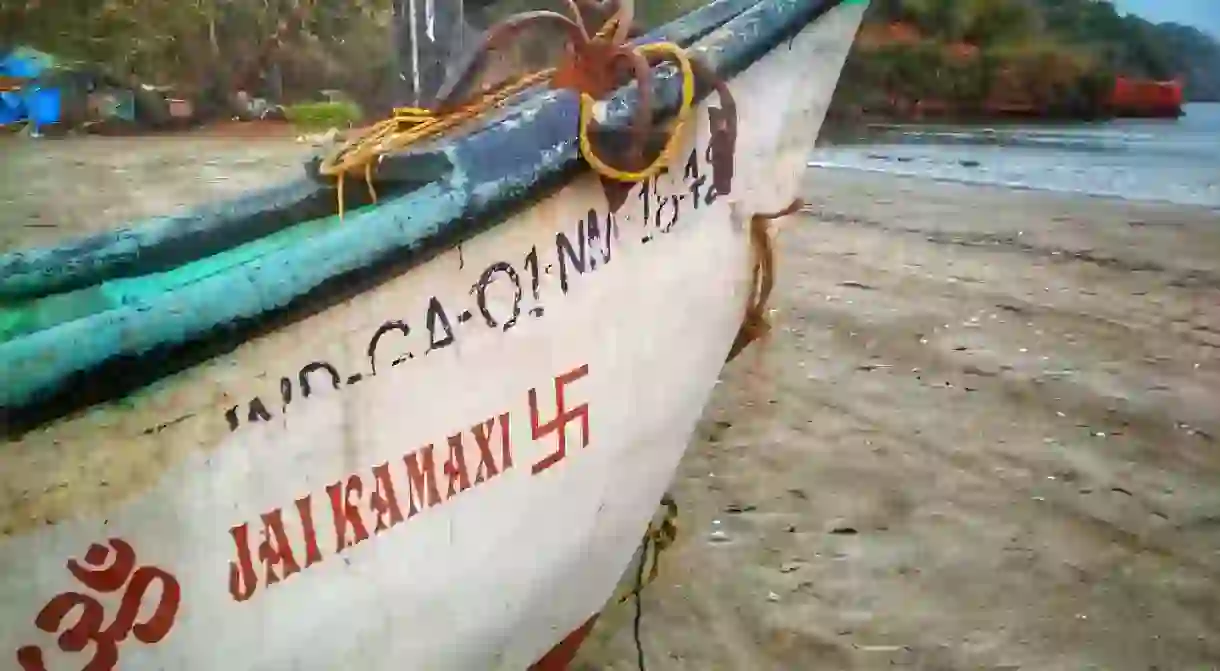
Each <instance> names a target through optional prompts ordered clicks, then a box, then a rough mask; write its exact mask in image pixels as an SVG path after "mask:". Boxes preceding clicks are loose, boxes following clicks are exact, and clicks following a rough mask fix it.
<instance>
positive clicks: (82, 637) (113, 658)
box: [17, 538, 182, 671]
mask: <svg viewBox="0 0 1220 671" xmlns="http://www.w3.org/2000/svg"><path fill="white" fill-rule="evenodd" d="M109 543H110V547H106V546H105V545H100V544H98V543H94V544H92V545H91V546H89V551H88V552H86V553H85V560H84V562H83V563H82V562H79V561H77V560H75V559H70V560H68V571H69V572H70V573H71V574H72V576H73V577H75V578H76V579H77V581H79V582H80V583H81V584H82V585H84V586H85V587H86V588H88V589H89V590H92V591H93V592H98V593H102V594H112V593H115V592H119V590H122V596H121V598H120V601H119V610H118V613H117V614H116V615H115V616H114V619H113V620H111V621H110V624H109V625H105V624H104V622H103V620H104V619H105V617H106V614H105V608H104V607H103V606H102V604H100V603H98V601H97V599H95V598H93V597H91V596H89V595H87V594H81V593H79V592H64V593H62V594H60V595H58V596H56V597H55V598H53V599H51V600H50V601H49V602H48V603H47V605H45V606H43V608H42V610H41V611H39V612H38V615H37V616H36V617H35V618H34V625H35V626H36V627H38V628H39V629H41V630H42V631H45V632H47V633H48V634H59V638H58V639H57V642H58V643H59V649H60V650H62V651H64V652H80V651H82V650H84V649H85V647H86V646H87V645H89V644H90V643H92V644H93V657H92V658H91V659H90V660H89V662H88V663H87V664H85V666H84V667H82V668H81V671H113V670H114V669H116V668H118V664H119V644H120V643H122V642H123V641H125V640H127V636H128V635H129V634H134V635H135V637H136V639H137V640H139V641H140V642H141V643H149V644H151V643H156V642H158V641H160V640H161V639H163V638H165V637H166V635H168V634H169V631H170V629H172V628H173V627H174V618H175V617H177V615H178V604H179V602H180V601H181V599H182V589H181V588H180V587H179V585H178V580H177V579H176V578H174V576H172V575H170V574H169V573H166V572H165V571H163V570H161V569H159V568H156V567H152V566H141V567H139V568H137V567H136V553H135V550H133V549H132V547H131V546H130V545H128V544H127V543H126V542H125V541H123V540H121V539H118V538H112V539H110V541H109ZM108 560H109V562H108ZM107 563H109V565H107ZM154 583H160V587H161V598H160V599H159V600H158V601H157V605H156V608H155V610H154V611H153V613H152V615H151V616H149V617H148V619H146V620H144V621H143V622H139V623H137V622H136V618H138V617H139V616H140V606H141V604H142V603H143V601H144V596H145V594H146V593H147V592H148V590H149V588H150V587H152V586H153V584H154ZM73 611H76V613H77V617H76V620H75V623H74V624H71V626H67V627H66V628H65V625H67V624H68V616H69V615H71V614H72V613H73ZM61 629H62V632H61ZM17 662H18V663H20V664H21V668H22V669H23V671H46V668H47V667H46V664H45V663H44V661H43V656H42V648H40V647H38V646H36V645H27V646H25V647H23V648H21V649H19V650H18V651H17Z"/></svg>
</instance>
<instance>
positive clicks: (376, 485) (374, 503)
mask: <svg viewBox="0 0 1220 671" xmlns="http://www.w3.org/2000/svg"><path fill="white" fill-rule="evenodd" d="M369 507H370V508H372V509H373V514H374V515H375V516H376V520H375V522H376V523H375V524H374V525H373V533H376V534H379V533H381V532H383V531H385V530H386V529H389V528H390V527H392V526H394V525H395V524H398V523H399V522H401V521H402V510H401V509H399V507H398V497H396V496H394V481H393V480H391V479H390V465H389V464H388V463H387V464H381V465H380V466H374V467H373V494H372V496H370V497H369ZM387 517H388V518H389V521H388V522H387V521H386V518H387Z"/></svg>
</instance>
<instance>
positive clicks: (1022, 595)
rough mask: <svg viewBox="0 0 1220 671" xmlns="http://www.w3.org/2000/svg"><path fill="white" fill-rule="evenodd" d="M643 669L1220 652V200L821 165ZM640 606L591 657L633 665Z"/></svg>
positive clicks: (588, 660) (684, 497)
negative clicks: (993, 184) (1194, 205)
mask: <svg viewBox="0 0 1220 671" xmlns="http://www.w3.org/2000/svg"><path fill="white" fill-rule="evenodd" d="M805 195H806V198H807V200H808V202H809V203H810V204H811V205H810V210H811V213H810V214H809V215H807V216H803V217H800V218H793V219H790V220H788V221H787V222H786V223H785V224H784V225H783V228H782V231H781V233H780V249H781V257H780V259H779V284H778V288H777V293H776V295H775V297H774V300H773V305H772V307H773V308H774V313H773V321H774V326H775V329H774V332H773V335H772V337H771V339H770V341H769V342H768V343H766V344H765V345H764V346H758V345H755V346H754V347H753V348H752V351H749V352H747V353H746V354H745V355H743V357H742V358H741V359H739V360H738V361H735V362H734V363H732V364H730V365H729V366H728V367H727V368H726V370H725V372H724V374H723V376H722V380H721V383H720V385H719V386H718V389H717V391H716V393H715V394H714V397H713V401H712V403H711V405H710V406H709V407H708V409H707V411H706V412H705V414H704V418H703V420H702V422H701V424H700V426H699V429H698V432H697V436H696V440H695V442H694V444H693V445H692V446H691V447H690V450H689V452H688V453H687V455H686V458H685V460H684V461H683V464H682V467H681V471H680V473H679V474H678V476H677V478H676V480H675V483H674V486H673V488H672V490H671V491H672V492H673V494H674V495H675V498H676V500H677V503H678V505H679V506H680V508H681V514H680V518H679V525H680V539H679V541H678V543H677V544H676V545H675V546H674V547H673V548H672V549H671V550H670V551H669V552H668V554H667V555H666V556H665V557H664V558H663V559H662V562H663V565H662V569H661V575H660V577H659V578H658V580H657V582H655V583H653V585H651V586H650V587H649V588H648V589H647V590H646V591H645V596H644V599H643V621H642V627H641V639H642V642H643V646H644V650H645V652H646V659H647V668H648V669H650V670H652V671H657V670H661V669H698V670H700V671H703V670H711V669H743V670H746V669H748V670H751V671H754V670H762V669H799V670H802V671H804V670H806V669H810V670H813V669H827V670H838V669H882V668H892V667H895V666H897V667H902V668H914V669H936V670H947V669H983V668H986V669H1002V668H1003V669H1017V668H1022V669H1039V670H1045V671H1050V670H1058V669H1064V670H1068V669H1071V670H1073V671H1078V670H1080V669H1106V670H1123V669H1132V670H1135V669H1139V670H1141V671H1147V670H1149V669H1163V670H1168V669H1175V670H1176V669H1214V668H1220V213H1217V212H1215V211H1205V210H1199V209H1191V208H1182V207H1174V206H1156V205H1136V204H1131V203H1124V202H1121V201H1114V200H1099V199H1089V198H1081V197H1069V196H1061V195H1053V194H1047V193H1039V192H1031V191H1011V190H1004V189H994V188H980V187H975V186H963V185H954V184H943V183H935V182H931V181H926V180H917V179H910V178H895V177H887V176H880V175H872V174H864V173H852V172H846V171H844V172H831V171H822V170H814V171H811V173H810V175H809V179H808V184H807V187H806V194H805ZM633 615H634V610H633V607H632V606H631V605H630V604H628V605H620V606H616V607H613V608H611V609H609V610H608V611H607V612H606V615H605V616H603V619H602V620H601V622H600V623H599V625H598V627H597V628H596V629H595V630H594V634H593V636H592V638H591V640H590V642H589V643H588V644H587V645H586V647H585V648H584V650H583V651H582V655H581V657H580V664H578V665H577V667H576V668H578V669H581V670H582V671H583V670H591V669H635V668H637V667H636V650H635V646H634V643H633V641H632V635H631V634H632V627H631V618H632V617H633Z"/></svg>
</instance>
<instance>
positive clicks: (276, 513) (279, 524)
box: [258, 508, 301, 587]
mask: <svg viewBox="0 0 1220 671" xmlns="http://www.w3.org/2000/svg"><path fill="white" fill-rule="evenodd" d="M258 558H259V561H261V562H263V571H264V572H263V579H264V581H265V582H266V583H267V586H268V587H270V586H272V585H274V584H276V583H277V582H279V581H280V580H286V579H287V578H288V577H289V576H291V575H292V574H294V573H299V572H300V571H301V567H300V566H298V565H297V560H296V558H295V557H293V556H292V545H291V544H289V542H288V532H286V531H285V530H284V514H283V512H282V511H281V510H280V509H279V508H276V509H275V510H272V511H271V512H269V513H263V542H262V543H259V545H258ZM277 564H278V565H279V567H280V574H279V575H276V573H275V567H276V565H277Z"/></svg>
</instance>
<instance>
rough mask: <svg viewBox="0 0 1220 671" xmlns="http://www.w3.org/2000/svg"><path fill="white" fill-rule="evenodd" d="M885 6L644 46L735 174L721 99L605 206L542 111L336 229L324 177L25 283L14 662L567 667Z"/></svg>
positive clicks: (569, 120)
mask: <svg viewBox="0 0 1220 671" xmlns="http://www.w3.org/2000/svg"><path fill="white" fill-rule="evenodd" d="M863 11H864V4H863V3H862V2H855V1H852V0H719V1H717V2H713V3H711V4H710V5H708V6H706V7H704V8H703V9H700V10H698V11H695V12H693V13H692V14H690V15H688V16H686V17H684V18H682V19H680V20H678V21H676V22H674V23H672V24H670V25H667V26H665V27H664V28H662V29H660V31H659V32H658V33H656V34H653V35H650V36H645V40H644V41H649V40H651V41H654V42H655V41H666V42H671V43H676V44H679V45H681V46H683V47H685V48H686V53H688V54H691V55H693V56H695V57H697V58H698V59H700V61H701V62H702V63H703V65H704V66H705V67H706V68H708V69H710V70H712V71H714V73H715V74H716V75H717V76H718V77H719V78H720V79H722V80H723V81H725V82H727V84H728V87H729V89H730V90H731V92H732V97H733V98H734V99H735V104H736V113H737V132H736V145H735V146H736V150H735V153H734V154H733V155H732V156H731V157H730V159H731V160H730V161H728V163H727V165H726V163H725V162H724V161H723V156H721V157H720V158H719V159H717V158H716V157H715V156H713V154H715V153H716V152H715V150H714V148H710V147H709V144H710V143H712V144H714V142H715V138H714V135H715V132H714V130H715V126H714V125H710V124H712V123H713V122H714V121H715V111H714V110H713V112H712V118H711V119H710V120H709V117H708V113H707V112H708V108H709V106H710V105H712V104H713V101H714V100H715V98H716V95H714V94H713V95H711V96H709V98H708V100H706V101H704V102H701V103H699V106H698V107H697V109H696V114H694V115H693V116H691V117H690V123H688V124H686V125H685V126H684V127H683V128H682V129H680V130H679V131H678V136H677V137H678V142H679V145H678V146H679V149H678V151H676V152H671V153H669V154H666V156H667V157H668V160H669V163H668V166H667V170H665V171H662V172H660V173H657V174H655V175H653V176H651V177H649V178H647V179H645V180H643V181H642V182H641V183H638V184H635V185H634V186H632V187H631V188H630V190H629V191H620V192H618V194H619V195H618V196H614V195H613V194H612V195H610V196H608V195H607V194H608V193H611V192H610V191H608V190H607V188H606V187H605V183H604V182H603V181H602V180H599V178H598V176H597V175H594V174H592V173H591V172H590V171H589V170H588V167H587V165H586V160H585V159H587V158H588V157H587V156H584V157H583V158H582V156H583V154H582V150H581V148H580V146H578V145H579V144H580V143H579V142H578V139H577V136H578V133H577V132H576V130H575V129H576V128H577V124H578V117H579V116H580V115H579V114H578V111H579V110H580V109H582V108H581V106H580V103H579V102H578V100H577V97H576V96H575V95H573V94H572V93H570V92H568V91H555V90H551V89H549V88H547V87H545V86H544V87H542V88H541V89H535V90H530V91H525V92H523V93H521V95H519V96H517V97H516V98H514V99H513V100H511V101H507V102H505V103H504V104H503V105H502V106H501V107H498V108H496V109H492V110H490V111H488V112H487V113H486V114H483V115H481V116H478V117H476V118H472V119H470V120H469V121H467V122H466V123H464V124H463V125H462V129H461V130H460V132H458V133H456V134H451V135H446V136H445V137H442V138H435V139H433V140H431V141H428V142H424V143H422V144H420V145H418V146H415V147H412V148H410V149H408V150H406V151H405V152H402V153H401V154H402V155H401V156H398V157H396V158H393V160H390V161H386V162H385V163H384V164H383V165H382V166H381V167H379V168H378V170H379V171H383V170H384V171H385V172H386V173H387V174H390V173H394V171H396V170H398V171H399V173H400V174H399V176H400V177H401V179H400V180H399V182H397V184H398V185H399V187H401V188H394V189H389V190H385V189H382V190H381V191H382V192H381V193H379V194H378V198H377V201H376V202H375V203H370V202H367V200H364V201H362V200H361V198H366V199H367V198H371V196H363V195H361V194H362V193H363V189H362V187H361V186H360V184H359V183H358V182H353V183H351V184H349V185H348V188H347V191H348V194H347V195H346V196H344V198H346V199H348V200H347V201H346V202H345V205H346V207H345V210H346V211H345V213H344V215H343V217H342V218H340V217H338V216H334V215H333V212H334V207H335V203H334V198H335V193H334V188H333V186H332V184H330V183H323V184H319V181H318V180H317V179H302V180H301V181H299V182H295V183H292V184H288V185H285V186H283V187H280V188H277V189H272V190H269V191H267V192H264V193H258V194H253V195H251V196H250V197H248V198H244V199H241V200H239V201H236V202H232V203H225V204H220V205H216V206H213V207H209V208H204V209H200V210H197V211H195V212H192V213H189V214H186V215H181V216H176V217H166V218H161V219H156V220H153V221H147V222H142V223H139V224H137V225H133V226H131V227H129V228H126V229H123V230H120V231H115V232H111V233H107V234H102V235H98V236H95V237H92V238H89V239H87V240H81V241H75V242H69V243H66V244H64V245H63V246H60V247H55V248H46V249H36V250H29V251H24V252H19V253H13V254H9V255H6V256H3V257H0V379H2V380H3V385H2V388H0V424H2V425H3V428H4V433H5V441H6V442H5V444H4V445H3V446H2V447H0V602H2V603H4V606H5V607H4V609H3V611H2V612H0V655H3V656H5V657H7V661H6V662H4V663H3V665H2V666H3V668H20V669H23V671H41V670H43V669H71V670H72V671H78V670H80V669H87V670H88V671H103V670H106V669H116V668H122V669H173V670H175V671H189V670H196V669H199V670H202V669H221V668H243V669H288V668H292V669H328V670H329V669H340V668H362V669H389V668H394V669H401V668H410V669H493V668H494V669H521V668H525V667H529V666H531V665H535V666H536V668H562V667H563V666H565V665H566V663H567V661H568V660H569V659H570V658H571V655H572V653H573V651H574V649H575V647H576V646H577V645H578V644H579V640H580V639H581V638H582V637H583V635H584V634H585V633H587V631H588V626H589V623H590V622H591V618H593V617H594V616H595V615H596V613H598V612H599V611H600V610H601V609H602V608H603V606H604V605H605V603H606V601H607V599H608V598H609V597H610V595H611V594H612V592H613V591H614V589H615V586H616V584H617V583H618V581H619V579H620V577H621V576H622V575H623V574H624V571H625V570H626V569H627V568H628V566H629V563H630V562H631V560H632V557H633V555H634V554H635V552H636V549H637V547H638V545H639V542H640V538H641V537H642V536H643V535H644V533H645V531H646V529H647V528H648V525H649V520H650V518H651V517H652V515H653V512H654V510H655V508H656V505H657V502H658V500H659V499H660V498H661V496H662V494H663V493H664V491H665V489H666V487H667V485H668V483H669V482H670V480H671V478H672V476H673V473H674V471H675V468H676V466H677V464H678V461H679V459H680V457H681V456H682V453H683V450H684V449H685V446H686V444H687V442H688V440H689V438H690V435H691V432H692V430H693V428H694V425H695V423H696V421H697V419H698V418H699V415H700V413H701V410H702V409H703V407H704V404H705V402H706V401H707V399H708V396H709V394H710V392H711V390H712V387H713V386H714V384H715V381H716V379H717V376H718V374H719V372H720V369H721V367H722V365H723V364H724V361H725V359H726V355H728V354H729V353H730V350H731V349H739V348H740V346H741V344H742V343H743V342H744V340H745V339H748V334H746V335H745V336H743V335H742V334H741V331H742V323H743V319H744V318H745V315H746V313H747V311H748V309H749V308H750V307H751V306H752V307H753V308H754V309H757V308H758V298H759V296H758V291H759V289H758V281H759V280H758V277H757V274H758V269H759V267H760V263H762V261H760V260H759V257H758V255H759V253H760V252H761V251H765V250H763V249H762V248H764V247H765V244H763V242H765V240H764V241H763V242H760V238H759V232H760V231H759V229H758V227H757V226H755V225H754V224H752V222H754V223H756V222H758V221H760V220H759V219H758V218H757V217H756V216H755V215H760V214H761V213H774V212H776V211H779V210H782V209H784V208H785V207H786V206H788V205H789V204H790V203H791V202H792V200H793V199H794V197H795V196H796V195H797V186H798V181H799V179H800V177H801V174H802V172H803V168H804V164H805V161H806V156H807V153H808V151H809V150H810V149H811V147H812V145H813V142H814V140H815V138H816V135H817V132H818V129H819V126H820V124H821V121H822V118H823V115H824V113H825V110H826V106H827V104H828V103H829V100H830V96H831V94H832V92H833V90H834V87H835V84H836V81H837V79H838V75H839V71H840V69H841V67H842V64H843V60H844V58H845V56H846V54H847V51H848V48H849V46H850V44H851V41H852V39H853V36H854V34H855V31H856V28H857V26H858V24H859V21H860V18H861V15H862V13H863ZM675 72H676V71H675V70H674V69H673V68H668V69H666V68H658V69H657V71H656V73H657V74H656V76H655V78H654V79H653V80H652V81H651V86H652V89H651V90H652V93H653V95H652V96H651V99H649V100H647V102H648V104H649V105H650V106H651V107H653V108H655V109H657V110H662V111H663V110H667V109H668V110H672V109H674V108H675V107H677V106H678V105H679V101H680V99H681V98H682V95H683V91H682V89H683V83H684V81H686V80H685V79H684V78H683V77H681V76H678V75H677V74H675ZM644 101H645V96H641V95H639V91H638V89H633V88H631V87H628V88H624V89H621V90H620V91H619V92H618V93H617V94H616V95H615V98H614V99H613V101H612V102H611V103H610V104H609V105H608V106H606V108H604V109H600V108H599V109H598V110H594V111H597V112H598V114H599V116H600V119H599V122H600V125H602V126H604V127H605V128H613V127H615V124H620V125H622V124H626V125H630V120H631V119H632V118H634V117H633V109H634V106H638V105H641V104H643V102H644ZM723 106H724V105H723V103H722V107H723ZM624 127H625V126H624ZM403 157H405V158H403ZM400 158H403V161H401V162H399V159H400ZM713 159H716V160H713ZM714 163H715V165H714ZM318 171H322V172H324V170H322V169H321V168H317V167H316V166H315V172H318ZM726 171H728V174H726ZM717 173H718V174H717ZM379 174H380V173H379ZM403 175H405V176H403ZM390 176H391V178H392V177H393V174H391V175H390ZM727 180H731V186H727ZM323 181H324V182H325V181H326V180H323ZM391 182H392V180H391V181H387V182H385V183H386V184H389V183H391ZM403 185H407V186H403ZM379 186H380V185H379ZM717 186H720V187H722V188H720V189H718V188H716V187H717ZM623 196H625V199H624V198H623ZM608 198H609V199H611V200H614V199H617V200H618V201H619V202H618V203H611V202H609V201H608ZM321 208H329V209H325V210H323V209H321ZM612 210H613V211H612ZM762 234H763V235H764V236H765V231H763V232H762Z"/></svg>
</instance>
